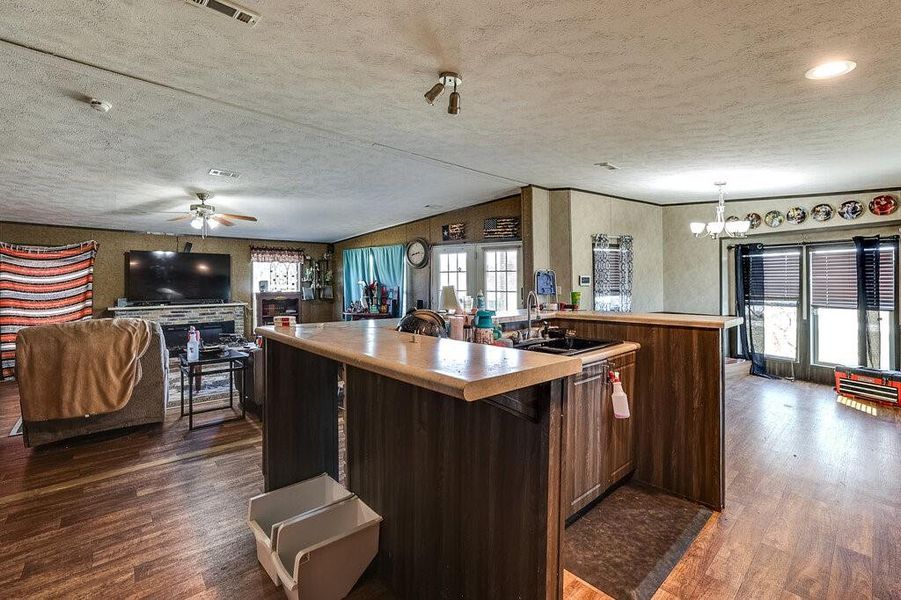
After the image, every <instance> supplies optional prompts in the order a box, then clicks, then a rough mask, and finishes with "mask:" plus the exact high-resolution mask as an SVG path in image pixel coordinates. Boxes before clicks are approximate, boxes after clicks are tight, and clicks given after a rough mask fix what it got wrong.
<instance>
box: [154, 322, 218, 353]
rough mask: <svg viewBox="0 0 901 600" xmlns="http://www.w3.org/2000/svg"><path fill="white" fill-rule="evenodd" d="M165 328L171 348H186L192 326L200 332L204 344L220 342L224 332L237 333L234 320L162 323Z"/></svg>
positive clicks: (164, 335) (167, 342) (164, 333)
mask: <svg viewBox="0 0 901 600" xmlns="http://www.w3.org/2000/svg"><path fill="white" fill-rule="evenodd" d="M160 326H161V327H162V328H163V337H164V338H166V347H167V348H169V350H170V351H171V350H174V349H175V348H184V346H185V344H187V342H188V329H190V328H191V327H192V326H193V327H194V328H195V329H197V330H198V331H199V332H200V338H201V339H202V340H203V343H204V344H218V343H219V336H220V335H222V334H223V333H235V322H234V321H214V322H211V323H191V324H190V325H189V324H187V323H178V324H172V325H162V324H161V325H160Z"/></svg>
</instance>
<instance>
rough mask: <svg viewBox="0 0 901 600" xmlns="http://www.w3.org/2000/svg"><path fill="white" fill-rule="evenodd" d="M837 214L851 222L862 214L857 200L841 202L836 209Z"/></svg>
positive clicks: (861, 208) (860, 205) (861, 206)
mask: <svg viewBox="0 0 901 600" xmlns="http://www.w3.org/2000/svg"><path fill="white" fill-rule="evenodd" d="M838 214H839V216H841V218H843V219H845V220H847V221H853V220H854V219H856V218H858V217H859V216H860V215H862V214H863V205H862V204H861V203H860V202H858V201H857V200H848V201H847V202H842V204H841V206H839V207H838Z"/></svg>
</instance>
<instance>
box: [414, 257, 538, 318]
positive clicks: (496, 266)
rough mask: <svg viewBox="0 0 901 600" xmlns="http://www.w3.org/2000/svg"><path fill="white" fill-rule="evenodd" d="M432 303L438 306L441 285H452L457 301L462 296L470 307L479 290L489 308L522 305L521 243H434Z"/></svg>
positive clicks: (496, 308) (514, 308)
mask: <svg viewBox="0 0 901 600" xmlns="http://www.w3.org/2000/svg"><path fill="white" fill-rule="evenodd" d="M432 265H433V271H432V274H433V281H435V282H437V284H436V285H433V288H434V289H433V290H432V302H433V306H435V307H437V306H439V304H438V301H439V295H440V293H441V288H442V287H444V286H447V285H452V286H454V289H455V290H456V292H457V298H458V299H459V300H460V304H461V305H463V306H465V305H466V297H467V296H469V297H470V298H472V302H473V306H474V305H475V299H476V297H477V296H478V293H479V292H482V293H483V294H484V296H485V307H486V308H488V309H489V310H496V311H505V310H517V309H518V308H520V307H521V306H522V246H521V244H519V243H515V244H495V243H493V244H467V245H465V246H461V245H454V246H437V247H435V248H434V249H433V256H432Z"/></svg>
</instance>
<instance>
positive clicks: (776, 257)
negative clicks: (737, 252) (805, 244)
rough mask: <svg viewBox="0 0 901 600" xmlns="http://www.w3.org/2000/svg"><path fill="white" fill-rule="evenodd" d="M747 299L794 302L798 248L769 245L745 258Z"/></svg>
mask: <svg viewBox="0 0 901 600" xmlns="http://www.w3.org/2000/svg"><path fill="white" fill-rule="evenodd" d="M745 261H746V263H745V269H744V271H745V273H744V276H745V289H746V290H747V293H748V299H750V300H758V301H768V302H779V303H783V302H789V303H797V302H798V301H799V300H800V298H801V248H800V247H798V248H773V249H770V250H767V249H764V250H763V251H762V252H758V253H755V254H751V255H749V256H747V257H746V259H745Z"/></svg>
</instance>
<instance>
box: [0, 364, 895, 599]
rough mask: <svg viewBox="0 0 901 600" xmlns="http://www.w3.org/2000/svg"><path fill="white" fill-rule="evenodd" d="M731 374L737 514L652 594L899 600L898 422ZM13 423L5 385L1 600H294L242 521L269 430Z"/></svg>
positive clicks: (258, 487)
mask: <svg viewBox="0 0 901 600" xmlns="http://www.w3.org/2000/svg"><path fill="white" fill-rule="evenodd" d="M728 373H729V375H728V379H727V411H726V419H727V426H726V436H727V444H726V447H727V454H726V458H727V471H726V472H727V478H728V481H727V508H726V510H725V511H724V512H723V513H722V514H721V515H719V516H718V517H714V518H713V519H711V520H710V521H709V522H708V524H707V526H706V527H705V528H704V530H703V531H702V533H701V534H700V536H699V537H698V538H697V539H696V540H695V542H694V544H693V545H692V547H691V548H690V549H689V550H688V552H687V553H686V554H685V556H684V557H683V559H682V560H681V561H680V563H679V564H678V565H677V566H676V569H675V570H674V571H673V572H672V573H671V574H670V576H669V577H668V578H667V580H666V581H665V582H664V584H663V586H662V587H661V589H660V590H659V591H658V592H657V595H656V596H655V597H656V598H664V599H666V598H686V599H687V598H716V599H719V598H724V599H725V598H750V597H757V598H878V599H880V600H890V599H897V598H901V577H899V575H898V574H899V573H901V416H899V411H897V410H890V409H885V408H882V407H879V408H875V409H874V410H875V411H876V413H877V414H875V415H874V414H870V413H867V412H863V411H861V410H858V409H855V408H853V407H849V406H844V405H841V404H838V403H836V402H835V399H834V396H833V395H832V393H831V391H830V390H829V389H828V388H826V387H824V386H815V385H812V384H804V383H788V382H782V381H767V380H763V379H757V378H750V377H745V376H743V375H740V368H738V369H737V368H734V367H730V368H728ZM17 418H18V398H17V395H16V390H15V386H14V385H10V384H0V436H2V437H0V540H2V547H0V598H52V597H60V598H63V597H64V598H97V597H102V596H106V597H110V598H131V597H142V598H143V597H148V598H154V597H158V598H166V599H178V598H248V599H250V598H281V597H283V594H282V592H281V591H280V590H278V589H277V588H275V587H274V586H273V585H272V583H271V582H270V581H269V580H268V578H267V576H266V574H265V573H264V572H263V571H262V569H261V568H259V566H258V565H257V562H256V556H255V552H254V545H253V540H252V537H251V535H250V533H249V532H248V530H247V528H246V525H245V523H244V520H245V518H246V511H247V499H248V498H249V497H250V496H252V495H255V494H258V493H260V492H261V491H262V486H263V480H262V476H261V474H260V457H261V440H260V429H259V426H258V424H257V423H256V422H254V421H251V420H248V421H246V422H235V423H229V424H226V425H223V426H220V427H213V428H209V429H201V430H197V431H194V432H190V433H189V432H188V431H187V425H186V424H185V423H184V422H183V421H184V420H178V419H176V418H174V416H173V417H170V419H168V420H167V422H166V424H165V425H163V426H161V427H152V428H144V429H139V430H135V431H132V432H129V433H126V434H117V435H104V436H99V437H95V438H92V439H91V440H89V441H83V442H78V443H74V444H69V445H66V444H61V445H56V446H53V447H48V448H45V449H40V450H37V451H33V450H28V449H25V448H24V447H23V446H22V440H21V438H8V437H6V434H7V433H8V431H9V429H10V428H11V427H12V426H13V424H14V423H15V421H16V419H17ZM564 585H565V587H564V596H565V598H567V600H597V599H599V598H605V596H604V595H603V594H602V593H600V592H598V591H597V590H594V589H592V588H591V587H590V586H588V585H587V584H585V583H584V582H582V581H580V580H579V579H578V578H575V577H573V576H571V575H569V574H566V577H565V584H564ZM353 597H354V598H364V599H366V600H381V599H383V598H388V597H389V595H388V594H387V592H385V591H384V589H382V588H381V587H380V586H378V585H376V584H373V583H368V584H366V585H363V586H361V588H360V589H358V590H357V591H356V592H355V593H354V595H353Z"/></svg>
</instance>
